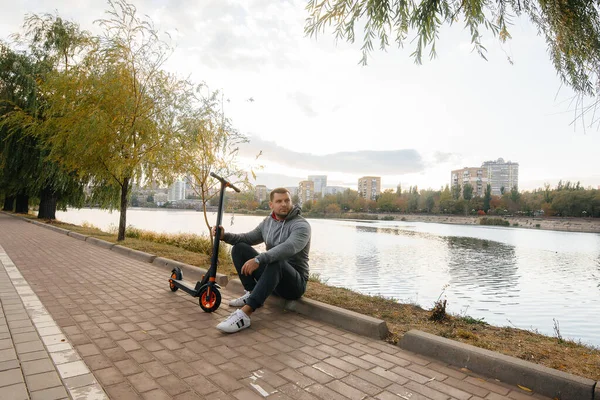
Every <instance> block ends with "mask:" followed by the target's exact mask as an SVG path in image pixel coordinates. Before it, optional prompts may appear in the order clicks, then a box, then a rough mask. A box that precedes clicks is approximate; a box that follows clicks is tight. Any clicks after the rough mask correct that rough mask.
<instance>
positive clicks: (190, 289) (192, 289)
mask: <svg viewBox="0 0 600 400" xmlns="http://www.w3.org/2000/svg"><path fill="white" fill-rule="evenodd" d="M173 283H174V284H175V286H177V287H178V288H180V289H182V290H183V291H184V292H187V293H189V294H191V295H192V296H197V295H198V294H199V293H198V291H196V284H194V285H190V284H189V283H187V282H186V281H184V280H178V279H173Z"/></svg>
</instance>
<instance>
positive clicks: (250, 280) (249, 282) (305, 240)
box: [212, 188, 311, 333]
mask: <svg viewBox="0 0 600 400" xmlns="http://www.w3.org/2000/svg"><path fill="white" fill-rule="evenodd" d="M269 208H270V209H271V210H272V213H271V215H269V216H268V217H266V218H265V219H264V220H263V221H262V222H261V223H260V224H259V225H258V226H257V227H256V228H255V229H254V230H252V231H250V232H247V233H243V234H237V233H225V230H224V229H223V227H221V229H220V232H221V240H223V241H224V242H225V243H229V244H231V245H233V248H232V249H231V258H232V260H233V264H234V265H235V268H236V270H237V273H238V276H239V277H240V280H241V282H242V285H243V286H244V289H245V293H244V295H243V296H242V297H240V298H237V299H234V300H231V301H230V302H229V305H230V306H232V307H241V309H238V310H236V311H235V312H233V313H232V314H231V315H230V316H229V317H228V318H227V319H226V320H225V321H223V322H221V323H220V324H218V325H217V329H219V330H221V331H223V332H227V333H234V332H238V331H240V330H242V329H245V328H248V327H249V326H250V315H251V314H252V313H253V312H254V311H256V310H257V309H258V308H260V307H262V305H263V304H264V302H265V300H266V299H267V297H269V296H270V295H271V293H275V294H276V295H278V296H281V297H283V298H284V299H287V300H295V299H298V298H300V297H302V295H303V294H304V292H305V291H306V283H307V282H308V276H309V272H308V271H309V267H308V252H309V249H310V236H311V229H310V225H309V223H308V221H306V220H305V219H304V218H303V217H302V216H301V215H300V211H301V210H300V206H298V205H293V204H292V197H291V195H290V192H289V191H288V190H287V189H286V188H277V189H274V190H273V191H271V194H270V201H269ZM212 234H213V236H214V235H215V234H216V229H215V227H213V228H212ZM263 242H264V243H265V245H266V248H267V251H266V252H264V253H261V254H259V253H258V252H257V251H256V250H255V249H254V248H253V247H252V246H255V245H257V244H260V243H263Z"/></svg>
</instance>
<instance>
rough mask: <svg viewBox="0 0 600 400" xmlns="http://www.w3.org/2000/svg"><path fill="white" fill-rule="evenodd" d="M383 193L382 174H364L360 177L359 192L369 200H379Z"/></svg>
mask: <svg viewBox="0 0 600 400" xmlns="http://www.w3.org/2000/svg"><path fill="white" fill-rule="evenodd" d="M380 193H381V177H380V176H363V177H362V178H359V179H358V194H360V195H361V197H363V198H365V199H368V200H377V196H379V194H380Z"/></svg>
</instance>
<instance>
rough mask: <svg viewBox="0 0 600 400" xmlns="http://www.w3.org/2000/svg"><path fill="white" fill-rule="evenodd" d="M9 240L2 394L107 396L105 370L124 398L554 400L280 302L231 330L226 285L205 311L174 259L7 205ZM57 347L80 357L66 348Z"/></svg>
mask: <svg viewBox="0 0 600 400" xmlns="http://www.w3.org/2000/svg"><path fill="white" fill-rule="evenodd" d="M0 246H1V247H0V261H2V264H4V266H5V267H7V264H8V269H9V272H8V274H11V272H10V271H11V268H14V267H11V264H10V260H12V262H14V264H15V266H16V268H15V269H14V270H15V271H17V269H18V271H20V273H21V274H22V275H23V278H24V280H22V279H21V280H19V279H18V277H17V280H16V281H15V280H11V279H7V275H6V274H7V273H4V275H3V271H4V269H2V268H0V294H1V296H0V301H1V306H2V314H0V399H2V400H5V399H6V400H8V399H11V398H14V399H21V398H24V399H27V398H28V397H27V396H29V397H30V398H32V399H37V398H39V399H60V398H67V396H66V393H67V391H68V393H69V394H70V396H71V397H72V398H82V399H84V398H86V399H101V398H105V397H103V396H104V393H103V392H102V390H96V389H97V387H95V386H94V383H95V382H96V381H95V380H94V377H95V378H96V380H97V382H99V384H100V386H101V388H102V389H103V390H104V392H106V394H107V395H108V397H109V398H111V399H116V400H126V399H138V398H140V399H171V398H176V399H198V398H208V399H215V400H216V399H234V398H235V399H239V400H245V399H260V398H261V397H266V396H268V397H269V398H272V399H281V400H286V399H301V400H313V399H315V400H318V399H323V400H331V399H333V400H335V399H345V398H349V399H353V400H362V399H370V398H376V399H379V400H391V399H398V400H400V399H404V400H420V399H433V400H438V399H461V400H467V399H468V400H476V399H489V400H493V399H503V398H512V399H532V398H537V399H545V397H541V396H538V395H533V396H532V395H531V394H529V393H525V392H522V391H520V390H519V389H517V388H515V387H514V386H509V385H505V384H502V383H499V382H493V381H492V382H490V381H489V380H485V379H484V378H482V377H478V376H475V375H473V374H466V373H464V372H463V371H461V370H458V369H456V368H452V367H448V366H446V365H443V364H440V363H437V362H435V361H432V360H428V359H425V358H422V357H419V356H417V355H414V354H411V353H408V352H405V351H403V350H401V349H399V348H398V347H396V346H392V345H389V344H387V343H384V342H382V341H377V340H373V339H368V338H364V337H360V336H357V335H354V334H352V333H348V332H345V331H342V330H339V329H336V328H334V327H332V326H328V325H326V324H323V323H320V322H316V321H313V320H311V319H308V318H305V317H303V316H300V315H297V314H294V313H284V312H282V311H280V310H278V309H276V308H274V307H272V306H269V305H267V306H266V307H265V308H264V309H261V310H260V311H258V312H257V313H256V314H254V315H253V316H252V326H251V327H250V328H249V329H247V330H245V331H242V332H240V333H237V334H233V335H225V334H221V333H220V332H218V331H217V330H216V329H215V328H214V327H215V325H216V324H217V323H218V322H219V321H220V320H222V319H223V318H224V317H225V316H227V315H228V314H229V312H231V309H230V308H229V307H228V306H227V305H226V301H227V300H228V299H229V298H231V295H230V294H229V293H228V292H227V291H226V290H224V291H223V296H224V299H223V302H224V304H223V305H222V306H221V307H220V308H219V310H218V311H217V312H216V313H213V314H207V313H204V312H202V310H201V309H200V307H199V306H198V302H197V299H195V298H192V297H191V296H188V295H184V294H183V293H181V292H177V293H172V292H171V291H170V290H169V289H168V283H167V279H168V275H169V274H168V271H165V270H164V269H161V268H157V267H155V266H153V265H152V264H147V263H143V262H140V261H135V260H133V259H130V258H127V257H125V256H121V255H119V254H116V253H115V252H112V251H110V250H106V249H102V248H100V247H97V246H94V245H92V244H90V243H86V242H83V241H80V240H76V239H74V238H71V237H68V236H66V235H62V234H60V233H56V232H53V231H50V230H47V229H44V228H41V227H38V226H35V225H33V224H28V223H26V222H24V221H22V220H20V219H16V218H13V217H10V216H7V215H5V214H0ZM2 248H3V249H4V251H5V252H6V255H5V256H4V257H2V254H1V253H2V252H3V251H2ZM11 277H12V275H11ZM25 283H27V284H28V286H27V287H31V289H32V290H33V292H31V293H29V292H27V291H26V290H25V291H23V293H24V295H25V296H29V295H33V294H35V295H37V297H38V298H39V299H40V300H41V304H42V305H43V307H41V308H40V305H39V304H38V305H36V303H35V302H31V301H28V300H27V298H26V297H23V295H21V292H22V290H21V291H19V294H20V295H21V297H20V299H19V296H17V295H15V294H14V293H16V291H17V290H18V289H19V287H20V286H19V285H22V284H25ZM13 289H14V290H13ZM13 291H14V293H13ZM24 299H25V300H24ZM21 305H23V306H24V309H26V310H27V312H29V315H30V317H31V316H32V315H33V317H31V318H30V319H29V320H27V318H24V314H23V308H22V307H21ZM31 307H37V309H34V311H31ZM44 308H45V309H46V310H47V311H48V312H49V315H50V316H51V317H52V318H53V320H54V321H55V323H56V326H57V327H58V328H59V329H60V331H61V332H62V334H63V335H64V339H65V342H60V341H61V337H63V336H57V335H53V338H52V339H50V338H49V337H48V336H45V335H44V327H48V326H49V325H43V323H44V322H45V323H48V324H51V323H53V322H52V319H51V318H49V317H48V318H47V319H46V317H40V316H39V315H37V314H36V313H37V311H36V310H42V309H44ZM16 309H18V310H19V314H18V315H19V320H18V321H21V323H16V324H15V321H17V320H15V319H14V317H11V315H12V314H14V313H15V312H16V311H15V310H16ZM42 311H43V310H42ZM40 318H41V319H40ZM36 321H38V322H39V321H42V325H41V326H38V322H36ZM29 322H32V326H34V327H35V328H36V329H32V328H31V327H29V325H30V324H29ZM22 325H25V326H28V327H29V330H27V331H23V330H22ZM50 326H51V325H50ZM24 333H28V334H29V335H28V336H22V335H23V334H24ZM40 337H41V341H40ZM53 340H59V343H55V342H53ZM69 343H70V344H71V345H72V346H73V347H74V349H75V351H71V352H69V351H68V346H69ZM42 344H43V345H42ZM56 345H58V346H66V347H65V348H67V350H61V351H62V352H66V353H64V354H66V355H69V356H70V357H71V358H69V359H64V358H61V357H60V356H57V355H56V354H55V352H56V351H58V349H57V348H53V347H52V346H56ZM32 349H35V350H32ZM49 353H50V356H51V359H52V360H53V361H54V363H53V364H54V365H52V364H50V363H49V359H50V358H49V357H48V354H49ZM79 358H81V359H82V360H83V361H84V363H81V362H80V361H77V360H78V359H79ZM39 360H42V361H39ZM31 361H37V362H36V363H35V364H31ZM66 366H68V367H69V368H67V367H66ZM88 369H89V371H88ZM65 371H66V372H65ZM90 371H91V374H90V373H88V372H90ZM23 377H24V378H23ZM59 377H60V378H59ZM61 378H62V379H61ZM73 388H75V389H73Z"/></svg>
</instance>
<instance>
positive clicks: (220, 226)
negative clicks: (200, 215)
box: [210, 225, 225, 240]
mask: <svg viewBox="0 0 600 400" xmlns="http://www.w3.org/2000/svg"><path fill="white" fill-rule="evenodd" d="M219 230H220V231H221V238H220V239H221V240H223V239H225V229H223V226H222V225H219ZM210 234H211V235H212V236H213V237H214V236H215V235H216V234H217V227H216V226H213V227H212V229H211V230H210Z"/></svg>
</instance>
